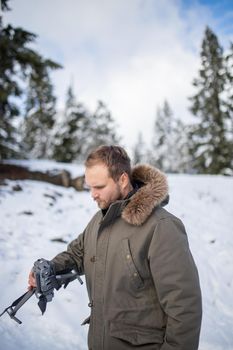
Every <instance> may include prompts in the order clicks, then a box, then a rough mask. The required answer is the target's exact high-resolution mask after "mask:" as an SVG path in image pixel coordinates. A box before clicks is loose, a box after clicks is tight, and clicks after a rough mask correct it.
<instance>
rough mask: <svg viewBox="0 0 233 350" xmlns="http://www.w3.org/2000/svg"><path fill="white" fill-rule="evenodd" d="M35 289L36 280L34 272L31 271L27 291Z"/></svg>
mask: <svg viewBox="0 0 233 350" xmlns="http://www.w3.org/2000/svg"><path fill="white" fill-rule="evenodd" d="M35 287H36V279H35V275H34V272H33V271H31V272H30V273H29V276H28V290H31V289H33V288H35Z"/></svg>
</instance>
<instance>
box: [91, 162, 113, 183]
mask: <svg viewBox="0 0 233 350" xmlns="http://www.w3.org/2000/svg"><path fill="white" fill-rule="evenodd" d="M109 177H110V176H109V171H108V168H107V166H106V165H105V164H95V165H93V166H90V167H86V169H85V180H86V182H90V181H91V182H94V183H98V182H103V181H107V180H108V179H109Z"/></svg>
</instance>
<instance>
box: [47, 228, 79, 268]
mask: <svg viewBox="0 0 233 350" xmlns="http://www.w3.org/2000/svg"><path fill="white" fill-rule="evenodd" d="M83 255H84V233H82V234H80V235H79V236H78V237H77V238H76V239H74V240H73V241H72V242H71V243H70V244H69V245H68V247H67V250H66V251H64V252H62V253H59V254H58V255H56V256H55V257H54V258H53V259H52V262H53V264H54V267H55V270H56V272H61V271H63V270H66V269H75V270H76V271H77V272H78V273H79V275H82V274H84V268H83Z"/></svg>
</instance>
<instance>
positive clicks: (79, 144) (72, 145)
mask: <svg viewBox="0 0 233 350" xmlns="http://www.w3.org/2000/svg"><path fill="white" fill-rule="evenodd" d="M87 115H88V113H87V111H86V109H85V108H84V106H83V104H81V103H77V102H76V99H75V95H74V92H73V88H72V86H71V85H70V86H69V87H68V90H67V98H66V102H65V110H64V114H63V116H62V120H61V122H58V123H57V124H56V132H55V135H54V141H53V142H54V144H53V158H54V159H55V160H57V161H61V162H72V161H73V160H78V159H82V153H83V147H84V144H85V142H86V140H85V133H86V130H87V129H88V124H89V119H88V116H87Z"/></svg>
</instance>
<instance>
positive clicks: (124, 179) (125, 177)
mask: <svg viewBox="0 0 233 350" xmlns="http://www.w3.org/2000/svg"><path fill="white" fill-rule="evenodd" d="M119 184H120V186H121V187H122V188H126V187H127V186H128V184H129V176H128V174H127V173H123V174H121V176H120V178H119Z"/></svg>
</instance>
